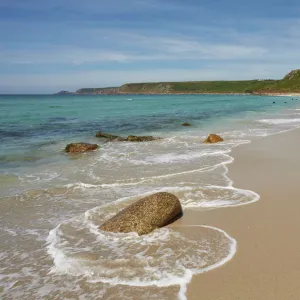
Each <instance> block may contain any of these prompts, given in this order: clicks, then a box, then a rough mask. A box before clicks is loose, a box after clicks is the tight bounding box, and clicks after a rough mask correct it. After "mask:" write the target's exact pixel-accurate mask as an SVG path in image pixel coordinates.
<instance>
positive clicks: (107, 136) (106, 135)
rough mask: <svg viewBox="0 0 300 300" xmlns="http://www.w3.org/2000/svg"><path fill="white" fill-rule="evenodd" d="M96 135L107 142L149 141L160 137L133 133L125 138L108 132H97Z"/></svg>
mask: <svg viewBox="0 0 300 300" xmlns="http://www.w3.org/2000/svg"><path fill="white" fill-rule="evenodd" d="M96 137H99V138H105V139H106V140H107V141H108V142H112V141H114V142H118V141H119V142H149V141H155V140H160V139H161V138H157V137H153V136H135V135H129V136H128V137H127V138H124V137H121V136H118V135H113V134H110V133H104V132H101V131H99V132H97V133H96Z"/></svg>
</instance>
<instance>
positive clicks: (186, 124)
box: [181, 122, 192, 126]
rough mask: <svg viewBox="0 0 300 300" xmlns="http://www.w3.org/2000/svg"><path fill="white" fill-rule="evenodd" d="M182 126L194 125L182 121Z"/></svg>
mask: <svg viewBox="0 0 300 300" xmlns="http://www.w3.org/2000/svg"><path fill="white" fill-rule="evenodd" d="M181 126H192V125H191V124H190V123H187V122H185V123H182V124H181Z"/></svg>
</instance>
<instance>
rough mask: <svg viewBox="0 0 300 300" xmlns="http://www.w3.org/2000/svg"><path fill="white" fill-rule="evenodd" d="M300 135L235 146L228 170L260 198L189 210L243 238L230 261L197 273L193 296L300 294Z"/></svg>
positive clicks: (273, 299)
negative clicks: (231, 206) (210, 269)
mask: <svg viewBox="0 0 300 300" xmlns="http://www.w3.org/2000/svg"><path fill="white" fill-rule="evenodd" d="M299 136H300V129H295V130H292V131H289V132H284V133H280V134H276V135H273V136H269V137H266V138H262V139H259V140H256V141H254V142H252V143H251V144H247V145H243V146H240V147H237V148H235V149H234V150H233V152H232V156H233V157H234V159H235V161H234V162H233V163H232V164H230V165H228V168H229V173H228V175H229V177H230V178H231V179H232V180H233V183H234V186H235V187H238V188H244V189H250V190H252V191H255V192H257V193H258V194H259V195H260V196H261V198H260V200H259V201H258V202H255V203H253V204H249V205H245V206H240V207H235V208H225V209H217V210H212V211H209V212H196V211H190V210H188V211H187V212H186V214H185V218H184V219H185V220H184V221H183V220H182V222H184V223H186V222H188V223H189V224H199V220H201V223H202V224H206V225H211V226H216V227H219V228H222V229H223V230H225V231H226V232H227V233H228V234H230V235H231V236H232V237H234V238H235V239H236V240H237V242H238V248H237V252H236V255H235V256H234V258H233V259H232V260H231V261H230V262H228V263H227V264H225V265H224V266H222V267H220V268H218V269H215V270H212V271H210V272H208V273H204V274H200V275H197V276H194V277H193V279H192V282H191V283H190V284H189V285H188V291H187V298H188V299H189V300H193V299H195V300H196V299H205V300H248V299H249V300H250V299H251V300H277V299H278V300H283V299H286V300H296V299H300V283H299V278H300V236H299V228H300V218H299V208H300V202H299V191H300V187H299V169H300V160H299V149H300V140H299Z"/></svg>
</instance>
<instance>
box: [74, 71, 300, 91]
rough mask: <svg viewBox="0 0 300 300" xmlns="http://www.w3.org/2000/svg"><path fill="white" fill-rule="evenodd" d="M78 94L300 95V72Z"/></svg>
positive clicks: (133, 85) (130, 85)
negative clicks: (254, 78) (274, 76)
mask: <svg viewBox="0 0 300 300" xmlns="http://www.w3.org/2000/svg"><path fill="white" fill-rule="evenodd" d="M76 93H77V94H172V93H253V94H263V93H300V69H298V70H293V71H291V72H290V73H289V74H287V75H286V76H285V77H284V78H283V79H280V80H240V81H239V80H237V81H187V82H151V83H127V84H124V85H122V86H121V87H110V88H85V89H80V90H78V91H77V92H76Z"/></svg>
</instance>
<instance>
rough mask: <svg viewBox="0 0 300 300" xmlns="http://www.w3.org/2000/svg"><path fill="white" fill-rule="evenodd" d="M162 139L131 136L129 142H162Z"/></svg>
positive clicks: (128, 138)
mask: <svg viewBox="0 0 300 300" xmlns="http://www.w3.org/2000/svg"><path fill="white" fill-rule="evenodd" d="M160 139H161V138H159V137H153V136H150V135H148V136H135V135H129V136H128V137H127V139H126V140H127V141H128V142H149V141H156V140H160Z"/></svg>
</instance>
